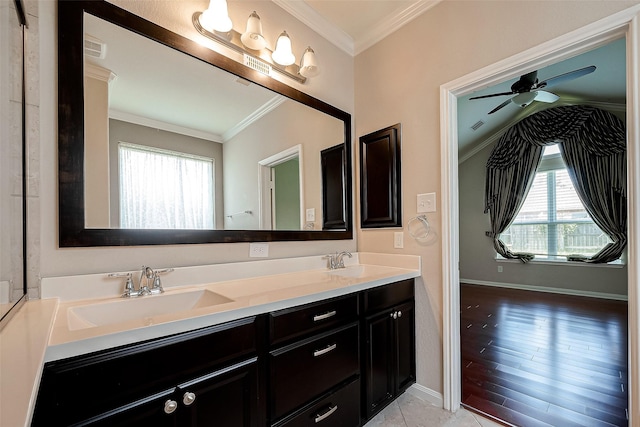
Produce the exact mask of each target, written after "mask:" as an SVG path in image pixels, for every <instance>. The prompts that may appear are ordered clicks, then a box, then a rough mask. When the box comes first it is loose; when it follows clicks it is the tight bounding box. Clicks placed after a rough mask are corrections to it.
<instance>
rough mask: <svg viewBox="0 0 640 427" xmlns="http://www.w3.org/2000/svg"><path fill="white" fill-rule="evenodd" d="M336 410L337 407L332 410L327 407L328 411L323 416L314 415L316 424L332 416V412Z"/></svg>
mask: <svg viewBox="0 0 640 427" xmlns="http://www.w3.org/2000/svg"><path fill="white" fill-rule="evenodd" d="M337 410H338V405H336V406H334V407H333V408H331V407H329V410H328V411H327V412H325V413H324V414H322V415H320V414H318V415H316V419H315V421H316V423H319V422H320V421H322V420H324V419H325V418H327V417H329V416H330V415H331V414H333V413H334V412H336V411H337Z"/></svg>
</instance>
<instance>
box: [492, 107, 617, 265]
mask: <svg viewBox="0 0 640 427" xmlns="http://www.w3.org/2000/svg"><path fill="white" fill-rule="evenodd" d="M556 143H558V144H560V151H561V153H562V157H563V159H564V161H565V163H566V165H567V170H568V172H569V176H570V177H571V180H572V182H573V185H574V187H575V188H576V192H577V194H578V197H580V200H581V201H582V204H583V205H584V206H585V208H586V210H587V212H588V213H589V215H591V218H592V219H593V221H594V222H595V223H596V225H598V227H600V229H602V231H604V232H605V233H606V234H607V235H608V236H609V237H610V238H611V240H612V241H613V243H610V244H608V245H607V246H606V247H605V248H603V249H602V250H601V251H600V252H598V253H597V254H595V255H594V256H592V257H591V258H586V257H580V256H572V257H569V259H570V260H572V261H584V262H592V263H603V262H610V261H613V260H616V259H618V258H619V257H620V255H621V254H622V251H623V250H624V248H625V246H626V243H627V216H626V212H627V196H626V134H625V128H624V123H622V121H621V120H620V119H618V118H617V117H615V116H614V115H612V114H611V113H609V112H606V111H603V110H600V109H598V108H594V107H589V106H566V107H557V108H550V109H547V110H544V111H541V112H538V113H536V114H532V115H531V116H529V117H527V118H525V119H523V120H521V121H520V122H518V123H516V124H515V125H514V126H512V127H511V128H509V129H508V130H507V131H506V132H505V134H504V135H502V137H500V139H499V140H498V142H497V144H496V146H495V147H494V149H493V151H492V152H491V155H490V156H489V160H488V161H487V177H486V183H485V213H489V215H490V217H491V231H488V232H487V233H486V234H487V236H489V237H490V238H492V239H493V245H494V247H495V249H496V251H497V252H498V253H499V254H500V255H502V256H503V257H505V258H510V259H520V260H521V261H522V262H528V261H530V260H531V259H533V258H534V255H533V254H529V253H515V252H511V251H510V250H509V249H508V248H507V247H506V245H505V244H504V243H503V242H502V241H501V240H500V239H499V236H500V233H502V232H503V231H504V230H506V229H507V228H508V227H509V225H511V222H513V219H514V218H515V217H516V215H517V214H518V211H519V210H520V208H521V207H522V204H523V203H524V200H525V198H526V197H527V194H528V193H529V189H530V187H531V184H532V183H533V179H534V177H535V174H536V170H537V168H538V165H539V163H540V160H541V157H542V150H543V147H544V146H546V145H552V144H556Z"/></svg>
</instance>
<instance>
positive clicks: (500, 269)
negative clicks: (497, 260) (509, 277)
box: [498, 265, 502, 273]
mask: <svg viewBox="0 0 640 427" xmlns="http://www.w3.org/2000/svg"><path fill="white" fill-rule="evenodd" d="M498 273H502V266H501V265H499V266H498Z"/></svg>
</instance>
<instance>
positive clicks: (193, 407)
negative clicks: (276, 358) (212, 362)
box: [176, 358, 264, 427]
mask: <svg viewBox="0 0 640 427" xmlns="http://www.w3.org/2000/svg"><path fill="white" fill-rule="evenodd" d="M258 387H259V381H258V362H257V358H253V359H250V360H247V361H245V362H242V363H238V364H236V365H233V366H231V367H229V368H226V369H222V370H220V371H217V372H214V373H212V374H210V375H206V376H203V377H200V378H198V379H196V380H193V381H190V382H187V383H183V384H181V385H179V386H178V391H177V393H176V396H177V399H176V400H178V404H179V405H180V407H179V414H178V417H179V418H178V421H179V424H178V425H179V426H181V427H183V426H194V427H196V426H233V427H257V426H260V425H263V424H264V420H263V419H262V417H261V414H262V413H263V412H264V411H262V410H260V409H259V404H260V403H259V402H261V401H262V400H264V399H259V398H258V396H259V391H258Z"/></svg>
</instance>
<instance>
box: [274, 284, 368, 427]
mask: <svg viewBox="0 0 640 427" xmlns="http://www.w3.org/2000/svg"><path fill="white" fill-rule="evenodd" d="M358 304H359V303H358V294H351V295H347V296H344V297H340V298H334V299H330V300H324V301H320V302H318V303H312V304H307V305H303V306H298V307H293V308H290V309H286V310H281V311H278V312H274V313H271V314H270V319H271V320H270V325H271V331H270V340H271V341H270V342H271V350H270V351H269V359H268V360H269V383H270V386H269V402H270V404H269V418H270V420H271V424H272V425H287V426H289V425H292V426H294V425H316V423H315V421H312V420H310V419H309V417H311V416H312V415H315V418H314V420H315V419H316V418H317V419H318V425H328V426H333V425H338V424H335V423H336V420H337V419H341V418H342V417H345V416H346V417H347V418H346V419H345V420H344V421H345V422H347V424H341V425H349V426H358V425H359V424H360V413H359V409H358V408H359V407H360V390H359V389H358V390H357V393H356V395H355V396H350V397H349V399H345V397H344V396H343V395H342V393H344V391H341V392H340V393H339V391H340V390H343V389H344V387H345V384H346V383H353V381H356V380H358V378H359V376H360V322H359V316H358V314H359V312H358ZM349 390H353V386H351V388H350V389H349ZM327 393H329V394H335V393H338V394H335V395H334V400H335V396H342V397H341V398H340V399H342V400H341V402H342V403H341V404H340V408H341V409H340V415H336V416H333V415H334V413H335V412H336V411H337V409H334V407H335V406H336V403H331V399H330V401H328V402H325V404H324V406H323V403H322V402H320V403H319V402H318V399H320V397H321V396H323V395H326V394H327ZM353 400H356V403H355V405H353V404H352V401H353ZM348 402H351V403H348ZM316 410H318V411H320V416H319V417H318V414H317V413H316V414H312V413H313V412H314V411H316ZM354 411H355V414H356V422H355V424H353V423H351V422H352V421H353V420H354V415H353V413H354ZM323 414H324V416H323ZM347 414H349V415H347ZM329 418H331V420H330V421H329ZM325 420H327V421H325ZM349 420H350V421H349ZM320 422H323V423H324V424H319V423H320Z"/></svg>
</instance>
